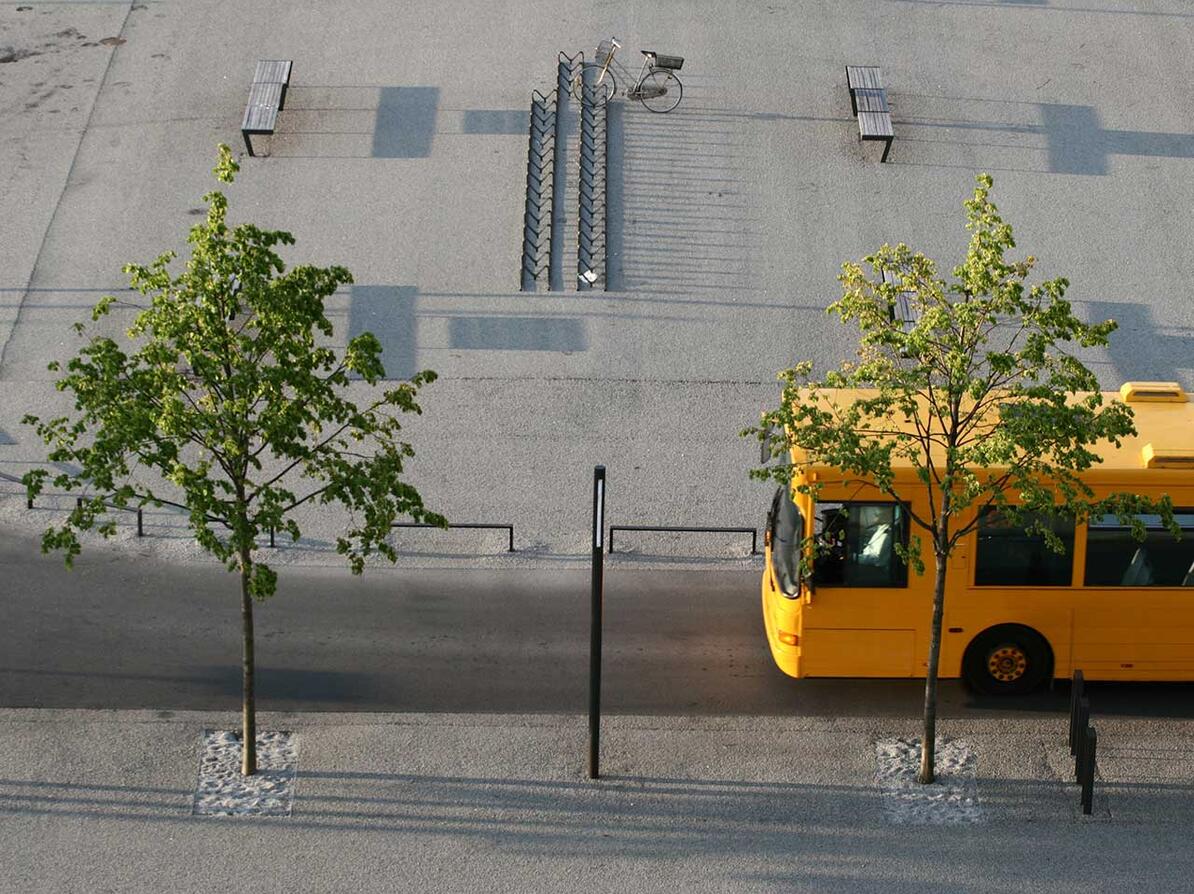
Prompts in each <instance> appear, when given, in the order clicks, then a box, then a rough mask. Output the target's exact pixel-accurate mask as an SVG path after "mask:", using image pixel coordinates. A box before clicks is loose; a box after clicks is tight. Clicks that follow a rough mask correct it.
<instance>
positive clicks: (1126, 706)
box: [962, 682, 1194, 718]
mask: <svg viewBox="0 0 1194 894" xmlns="http://www.w3.org/2000/svg"><path fill="white" fill-rule="evenodd" d="M962 692H963V693H965V694H966V697H967V698H966V701H967V707H969V708H971V709H974V710H978V711H998V712H1007V711H1013V712H1025V713H1050V712H1062V713H1068V712H1069V709H1070V684H1069V683H1067V682H1058V683H1056V684H1055V685H1054V686H1053V687H1052V688H1051V689H1041V690H1038V691H1037V692H1031V693H1028V694H1027V695H1021V696H991V695H981V694H978V693H974V692H970V691H969V690H966V689H964V688H963V689H962ZM1086 697H1087V698H1088V699H1090V710H1091V714H1092V716H1096V717H1097V716H1098V715H1100V714H1103V715H1111V716H1115V717H1155V718H1194V683H1113V682H1102V683H1100V682H1094V683H1090V682H1088V683H1087V684H1086Z"/></svg>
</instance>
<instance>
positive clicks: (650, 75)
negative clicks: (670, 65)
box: [634, 68, 684, 113]
mask: <svg viewBox="0 0 1194 894" xmlns="http://www.w3.org/2000/svg"><path fill="white" fill-rule="evenodd" d="M634 95H635V98H636V99H638V101H639V102H641V103H642V104H643V105H645V106H646V107H647V108H648V109H650V110H651V111H652V112H660V113H663V112H670V111H671V110H672V109H674V108H675V107H676V106H678V105H680V99H681V98H682V97H683V96H684V85H683V84H681V83H680V79H679V78H678V77H676V76H675V75H674V74H673V73H672V72H670V71H668V70H667V69H666V68H652V69H651V70H650V71H649V72H647V76H646V77H645V78H643V82H642V83H641V84H640V85H639V87H638V89H637V90H635V92H634Z"/></svg>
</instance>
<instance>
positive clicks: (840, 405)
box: [743, 174, 1177, 783]
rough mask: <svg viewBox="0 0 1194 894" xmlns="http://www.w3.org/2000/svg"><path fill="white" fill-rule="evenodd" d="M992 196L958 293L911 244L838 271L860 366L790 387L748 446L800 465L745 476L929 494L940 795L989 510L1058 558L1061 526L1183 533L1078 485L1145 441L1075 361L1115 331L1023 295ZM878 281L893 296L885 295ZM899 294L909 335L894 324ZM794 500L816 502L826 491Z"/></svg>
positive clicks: (786, 377) (981, 206)
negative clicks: (943, 661) (950, 603)
mask: <svg viewBox="0 0 1194 894" xmlns="http://www.w3.org/2000/svg"><path fill="white" fill-rule="evenodd" d="M991 186H992V180H991V178H990V176H988V175H986V174H983V175H980V176H979V177H978V186H977V188H976V189H975V192H974V196H973V198H971V199H969V200H968V201H967V202H966V203H965V205H966V211H967V229H968V230H969V231H970V242H969V247H968V250H967V252H966V258H965V261H964V262H963V263H962V264H960V265H959V266H957V267H956V268H955V269H954V271H953V280H952V281H950V282H947V281H946V280H945V279H943V278H941V277H939V276H938V273H937V267H936V265H935V264H934V263H933V261H931V260H930V259H929V258H927V257H925V256H924V255H922V254H920V253H914V252H913V251H912V250H911V249H909V248H908V246H906V245H903V244H900V245H896V246H895V247H892V246H890V245H884V246H883V247H882V248H880V249H879V251H878V252H877V253H876V254H874V255H872V256H870V257H867V258H866V259H865V263H866V264H867V265H868V266H869V268H870V272H871V275H870V276H868V275H867V272H866V270H864V268H863V266H862V265H860V264H857V263H846V264H844V265H843V266H842V273H841V275H840V276H839V277H838V279H839V281H840V282H841V285H842V297H841V298H840V299H839V300H838V301H837V302H835V303H834V304H832V305H831V306H830V307H829V312H830V313H834V314H836V315H837V316H838V317H839V318H840V320H841V321H842V323H843V324H851V325H856V326H857V327H858V330H859V348H858V357H857V360H856V361H852V362H847V363H845V364H843V365H842V367H841V368H840V369H838V370H836V371H831V372H828V373H827V374H826V375H825V376H824V378H823V379H819V380H818V379H814V378H813V377H812V373H813V366H812V364H811V363H810V362H803V363H799V364H797V365H796V366H794V367H792V368H790V369H788V370H785V371H784V372H782V373H780V376H779V378H780V380H781V381H782V382H783V393H782V397H781V398H780V405H779V407H778V408H777V409H774V410H770V411H767V412H764V413H763V414H762V418H761V421H760V424H759V425H758V426H756V427H752V428H749V429H747V430H745V431H744V432H743V434H744V435H747V436H754V437H757V438H759V439H760V440H761V441H762V442H763V443H764V444H765V445H766V446H767V447H768V448H769V452H770V455H771V456H772V457H773V458H784V459H787V458H788V457H790V455H791V450H792V448H797V456H798V457H803V459H802V460H801V461H799V462H797V463H795V464H792V463H790V462H783V463H778V464H773V465H768V466H765V467H763V468H759V469H755V470H753V471H752V473H751V474H752V477H755V478H758V479H773V480H776V481H779V482H781V483H783V484H784V485H787V486H790V485H791V483H792V481H793V478H794V477H795V476H796V475H797V473H798V472H799V471H800V470H802V469H804V468H807V467H810V466H828V467H831V468H835V469H837V470H838V471H840V472H841V473H842V474H843V475H844V476H846V478H847V480H855V479H856V480H857V481H859V482H860V483H861V482H868V483H871V484H873V485H874V486H876V487H878V489H879V490H881V491H882V492H883V493H885V494H887V495H888V496H890V497H891V498H892V499H893V500H897V501H904V502H910V498H911V496H912V493H913V490H912V488H910V487H909V486H908V485H906V484H902V483H900V482H898V481H897V479H896V474H895V467H897V466H902V467H905V468H908V467H911V468H912V469H913V470H914V471H915V474H916V477H917V479H918V481H919V486H918V488H917V491H918V492H923V489H924V488H927V489H928V497H929V499H928V511H927V513H926V512H925V511H924V510H923V509H922V510H920V511H912V512H910V517H911V519H912V522H913V523H914V525H915V526H916V528H918V529H919V531H920V532H921V533H922V534H923V535H924V536H925V537H926V538H927V540H928V542H929V545H930V547H931V549H932V555H933V559H934V560H935V566H936V567H935V580H934V587H933V604H932V618H931V624H930V637H931V638H930V644H929V655H928V667H927V675H926V680H925V698H924V736H923V739H922V746H921V764H920V772H919V775H918V779H919V781H920V782H922V783H930V782H932V781H933V780H934V753H935V744H936V720H937V674H938V665H939V659H940V651H941V623H942V615H943V612H944V605H945V581H946V569H947V567H948V563H949V559H950V556H951V555H952V554H953V552H954V550H955V549H956V547H957V546H958V544H959V542H960V541H961V540H962V538H964V537H965V536H966V535H967V534H969V533H970V532H971V531H972V530H973V529H974V527H975V526H976V524H977V523H978V518H979V516H980V515H981V514H982V512H983V510H985V509H987V508H991V509H994V510H996V511H998V512H999V513H1000V514H1001V515H1003V516H1004V517H1005V518H1006V519H1007V520H1009V521H1010V522H1011V523H1013V524H1021V525H1024V526H1025V527H1026V528H1027V529H1029V530H1031V531H1035V532H1039V533H1040V534H1041V535H1042V536H1043V537H1044V538H1045V540H1046V542H1047V543H1048V544H1049V546H1050V547H1051V548H1052V549H1054V550H1056V551H1058V552H1060V551H1062V550H1063V545H1062V543H1061V541H1060V539H1059V538H1058V537H1057V536H1056V534H1055V533H1054V532H1053V530H1052V527H1051V525H1050V522H1051V521H1052V520H1053V519H1055V518H1058V517H1062V518H1070V519H1075V520H1082V519H1085V518H1087V517H1089V516H1091V515H1098V514H1104V513H1113V514H1116V515H1118V516H1120V517H1121V518H1122V519H1124V520H1125V522H1127V523H1130V524H1132V526H1133V530H1134V532H1135V534H1136V536H1138V537H1141V538H1142V537H1143V536H1144V530H1143V525H1142V523H1141V522H1140V521H1139V520H1138V519H1135V518H1132V517H1131V516H1133V515H1134V514H1135V513H1142V512H1154V513H1155V512H1159V513H1161V515H1162V517H1163V519H1164V520H1165V522H1166V524H1167V525H1168V527H1169V528H1170V529H1171V530H1172V531H1174V532H1175V533H1176V532H1177V526H1176V523H1175V522H1174V520H1173V513H1172V506H1171V505H1170V502H1169V500H1168V498H1164V499H1162V500H1159V501H1149V500H1147V499H1144V498H1142V497H1139V496H1136V495H1133V494H1125V493H1119V494H1113V495H1111V496H1104V497H1103V498H1100V499H1096V498H1095V496H1094V493H1093V491H1092V490H1091V489H1090V488H1089V487H1088V486H1087V485H1086V484H1085V483H1084V481H1083V480H1082V473H1083V471H1084V470H1086V469H1088V468H1090V467H1091V466H1092V465H1093V464H1094V463H1096V462H1098V461H1099V457H1098V454H1097V453H1096V452H1095V450H1094V449H1093V448H1094V447H1095V446H1096V445H1098V444H1100V443H1103V442H1110V443H1112V444H1115V445H1116V446H1119V445H1120V441H1121V439H1122V438H1124V437H1125V436H1129V435H1134V434H1135V433H1136V432H1135V428H1134V426H1133V422H1132V411H1131V409H1130V408H1129V407H1128V406H1127V405H1126V404H1124V403H1121V402H1119V401H1110V402H1104V400H1103V398H1102V396H1101V395H1100V393H1099V391H1098V383H1097V380H1096V378H1095V375H1094V374H1093V373H1092V372H1091V371H1090V370H1089V369H1087V368H1086V366H1085V365H1083V363H1082V362H1081V361H1080V360H1079V359H1078V358H1077V357H1076V356H1074V354H1073V353H1072V349H1073V347H1074V346H1081V347H1083V348H1091V347H1099V346H1105V345H1106V344H1107V343H1108V338H1109V336H1110V335H1111V333H1112V331H1114V329H1115V328H1116V324H1115V322H1114V321H1111V320H1108V321H1107V322H1103V323H1097V324H1093V325H1091V324H1086V323H1083V322H1081V321H1080V320H1079V319H1077V317H1075V316H1074V313H1073V311H1072V309H1071V307H1070V304H1069V302H1068V301H1066V300H1065V293H1066V289H1067V287H1068V285H1069V284H1068V282H1067V281H1066V280H1065V279H1063V278H1057V279H1052V280H1049V281H1047V282H1043V283H1040V284H1038V285H1032V286H1029V285H1028V284H1027V283H1026V280H1027V279H1028V277H1029V274H1030V272H1031V271H1032V268H1033V265H1034V262H1035V261H1034V258H1032V257H1031V256H1030V257H1027V258H1025V259H1023V260H1019V261H1012V260H1008V259H1007V257H1006V255H1007V252H1008V251H1009V249H1012V248H1014V247H1015V240H1014V239H1013V237H1012V228H1011V225H1010V224H1008V223H1006V222H1004V221H1003V219H1002V218H1001V217H1000V216H999V213H998V210H997V209H996V207H995V205H994V204H993V203H992V202H991V200H990V198H989V192H990V189H991ZM884 273H887V274H888V275H889V278H890V279H891V280H893V281H891V282H885V281H884ZM901 293H904V294H905V296H906V297H907V299H908V301H909V303H910V306H911V308H912V309H913V315H912V316H913V318H914V319H915V324H914V325H904V324H902V323H901V322H900V321H898V320H897V319H896V314H895V308H896V306H897V300H898V299H899V297H900V295H901ZM842 389H852V390H851V391H843V390H842ZM797 487H798V489H799V490H801V491H802V492H805V493H812V494H813V495H814V497H815V495H816V493H817V492H818V491H819V490H820V487H821V485H820V484H818V483H816V482H813V483H799V484H798V485H797ZM969 513H972V514H969ZM964 514H966V515H964ZM963 518H966V519H968V520H967V521H964V522H963V521H962V519H963ZM921 533H918V534H917V535H915V536H913V537H911V538H910V541H909V545H908V547H907V548H904V547H903V546H901V547H900V548H899V551H900V556H901V558H902V559H903V560H904V561H905V562H907V563H908V564H909V565H910V567H912V569H913V570H915V571H916V572H917V573H918V574H923V573H924V571H925V564H924V560H923V558H922V555H921V547H922V541H921ZM802 550H803V552H802V555H803V556H804V560H803V563H804V565H805V571H806V573H807V571H808V570H809V560H810V559H812V560H815V555H816V552H817V550H818V544H817V543H816V541H815V538H809V539H808V540H806V541H805V542H804V543H803V544H802Z"/></svg>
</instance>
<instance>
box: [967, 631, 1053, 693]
mask: <svg viewBox="0 0 1194 894" xmlns="http://www.w3.org/2000/svg"><path fill="white" fill-rule="evenodd" d="M1052 672H1053V650H1052V649H1050V648H1049V643H1048V642H1047V641H1046V640H1045V638H1044V637H1043V636H1041V635H1040V634H1039V633H1037V632H1036V631H1035V630H1033V629H1032V628H1031V627H1024V626H1022V625H1020V624H1000V625H998V626H996V627H991V628H990V629H988V630H984V631H983V632H982V633H980V634H979V635H978V636H976V637H975V638H974V639H973V640H972V641H971V643H970V645H969V646H968V647H967V648H966V654H965V655H964V656H963V657H962V678H963V679H964V680H965V681H966V685H967V686H969V687H970V688H971V689H973V690H974V691H975V692H982V693H986V694H988V695H1021V694H1023V693H1025V692H1031V691H1032V690H1033V689H1036V688H1037V687H1038V686H1040V685H1041V684H1042V683H1043V682H1045V680H1046V679H1048V677H1049V675H1050V674H1051V673H1052Z"/></svg>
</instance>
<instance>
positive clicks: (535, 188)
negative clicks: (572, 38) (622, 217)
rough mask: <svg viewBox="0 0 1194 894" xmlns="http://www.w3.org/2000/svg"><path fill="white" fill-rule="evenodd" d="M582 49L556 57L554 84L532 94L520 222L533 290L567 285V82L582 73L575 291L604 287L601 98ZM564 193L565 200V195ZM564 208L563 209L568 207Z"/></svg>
mask: <svg viewBox="0 0 1194 894" xmlns="http://www.w3.org/2000/svg"><path fill="white" fill-rule="evenodd" d="M584 64H585V56H584V53H576V54H575V55H571V56H570V55H568V54H567V53H564V52H560V53H559V54H557V57H556V87H555V89H554V90H552V91H551V92H550V93H547V94H544V93H540V92H539V91H537V90H536V91H534V92H533V93H532V94H531V114H530V126H529V128H528V134H527V140H528V144H527V179H526V207H525V210H524V212H523V222H522V265H521V268H520V273H519V276H520V288H521V290H522V291H524V292H534V291H537V290H538V288H539V283H541V282H543V281H544V280H546V281H547V289H548V291H552V292H563V291H570V288H569V287H568V286H567V277H566V276H565V267H566V264H565V261H564V258H565V256H566V255H567V254H568V253H569V252H570V249H571V245H570V244H569V238H570V237H569V234H567V233H566V232H565V231H566V230H568V229H569V226H568V223H569V222H568V213H569V208H570V207H571V206H572V200H571V197H570V196H569V193H568V190H569V187H570V184H569V173H570V167H569V161H568V155H569V154H570V152H571V151H572V150H571V147H570V146H569V139H570V138H575V137H576V136H577V131H576V130H575V129H572V128H571V127H570V122H571V113H572V102H573V95H572V94H573V84H574V83H575V81H576V79H577V76H578V75H581V76H582V77H583V80H582V83H581V85H580V86H581V89H580V91H579V92H580V97H579V102H578V103H577V105H578V106H579V118H580V129H579V146H578V166H577V176H578V180H577V182H576V187H577V196H576V199H577V205H576V209H577V221H576V280H575V283H576V285H575V288H576V291H582V292H583V291H589V290H590V289H592V288H594V287H597V288H601V289H604V288H606V208H607V200H606V190H607V186H606V168H607V158H608V155H609V128H608V127H607V125H606V117H607V116H606V105H607V103H606V102H603V101H600V99H599V97H600V95H601V94H600V93H598V92H597V91H598V89H599V88H597V87H595V86H594V85H593V84H592V83H591V82H590V81H591V75H592V72H591V71H590V72H586V71H585V68H584ZM566 197H567V198H566ZM566 206H568V207H566Z"/></svg>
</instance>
